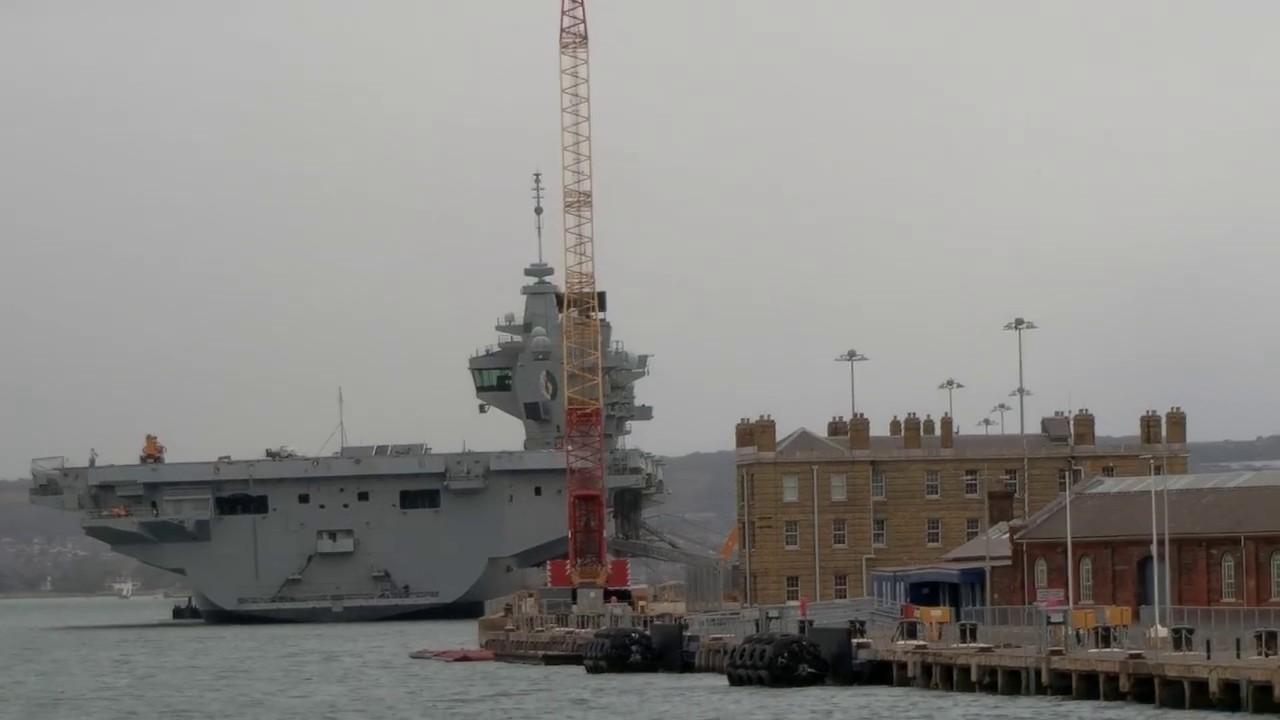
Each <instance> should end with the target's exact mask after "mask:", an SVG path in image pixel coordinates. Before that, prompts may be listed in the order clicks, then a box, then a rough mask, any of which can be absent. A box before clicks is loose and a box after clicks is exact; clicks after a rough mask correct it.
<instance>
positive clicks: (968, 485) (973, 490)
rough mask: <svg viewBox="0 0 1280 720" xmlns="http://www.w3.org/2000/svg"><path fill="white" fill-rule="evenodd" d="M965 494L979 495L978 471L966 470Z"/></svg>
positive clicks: (968, 495) (966, 495) (969, 495)
mask: <svg viewBox="0 0 1280 720" xmlns="http://www.w3.org/2000/svg"><path fill="white" fill-rule="evenodd" d="M964 496H965V497H978V471H977V470H965V471H964Z"/></svg>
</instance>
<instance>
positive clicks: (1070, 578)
mask: <svg viewBox="0 0 1280 720" xmlns="http://www.w3.org/2000/svg"><path fill="white" fill-rule="evenodd" d="M1076 471H1079V472H1080V474H1081V476H1083V475H1084V468H1082V467H1080V466H1079V465H1076V464H1075V462H1074V461H1072V463H1071V468H1070V469H1069V470H1067V473H1068V474H1067V613H1068V615H1069V616H1070V617H1074V616H1075V609H1076V556H1075V554H1074V553H1073V551H1072V545H1071V540H1072V535H1071V495H1072V494H1073V493H1072V490H1074V489H1075V488H1074V486H1075V484H1076Z"/></svg>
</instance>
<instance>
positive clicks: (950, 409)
mask: <svg viewBox="0 0 1280 720" xmlns="http://www.w3.org/2000/svg"><path fill="white" fill-rule="evenodd" d="M938 389H939V390H946V391H947V414H948V415H950V416H951V420H952V422H954V421H955V419H956V403H955V392H956V391H957V390H963V389H964V385H963V384H962V383H958V382H956V379H955V378H947V379H946V381H945V382H943V383H942V384H941V385H939V386H938Z"/></svg>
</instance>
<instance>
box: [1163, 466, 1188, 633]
mask: <svg viewBox="0 0 1280 720" xmlns="http://www.w3.org/2000/svg"><path fill="white" fill-rule="evenodd" d="M1187 457H1191V455H1190V453H1177V454H1175V455H1165V456H1164V467H1163V469H1162V475H1161V477H1160V480H1161V483H1160V488H1161V494H1162V495H1163V497H1162V498H1161V501H1162V502H1163V503H1164V561H1165V563H1166V564H1168V563H1169V559H1170V558H1172V557H1173V553H1172V552H1170V550H1169V460H1170V459H1172V458H1187ZM1164 597H1165V602H1167V603H1169V607H1170V608H1172V607H1173V571H1172V570H1170V569H1169V568H1165V572H1164ZM1169 612H1170V614H1172V612H1173V611H1172V610H1170V611H1169ZM1166 619H1167V618H1166Z"/></svg>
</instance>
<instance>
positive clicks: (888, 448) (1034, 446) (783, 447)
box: [776, 428, 1146, 459]
mask: <svg viewBox="0 0 1280 720" xmlns="http://www.w3.org/2000/svg"><path fill="white" fill-rule="evenodd" d="M952 439H953V441H954V442H953V447H951V448H943V447H942V436H940V435H923V436H921V438H920V450H917V451H904V449H903V447H902V444H903V441H902V437H901V436H898V437H894V436H891V435H873V436H871V449H870V450H869V451H867V450H862V451H856V452H857V453H862V454H867V455H871V456H888V455H892V454H902V453H904V452H914V453H918V454H920V455H923V456H952V457H964V456H973V457H984V456H1018V457H1021V456H1022V454H1023V452H1026V453H1029V454H1032V455H1041V454H1045V453H1046V452H1061V453H1063V454H1066V453H1069V452H1071V450H1072V447H1071V446H1070V445H1068V444H1067V443H1065V442H1053V441H1051V440H1050V439H1049V438H1048V437H1047V436H1045V435H1040V434H1031V433H1028V434H1026V435H1018V434H1009V435H985V434H983V435H955V436H954V437H953V438H952ZM1024 443H1025V445H1024ZM1123 447H1126V446H1125V445H1118V444H1100V445H1098V446H1097V449H1099V450H1101V449H1104V448H1107V449H1118V448H1123ZM1128 447H1132V448H1134V449H1137V448H1138V447H1139V446H1136V445H1133V446H1128ZM1142 447H1146V446H1142ZM1075 450H1076V451H1081V450H1083V448H1081V447H1078V446H1077V447H1076V448H1075ZM854 454H855V453H854V452H851V451H850V450H849V436H847V435H841V436H840V437H825V436H824V435H823V434H821V433H816V432H813V431H812V430H809V429H808V428H800V429H798V430H795V431H793V432H791V433H790V434H788V435H787V436H786V437H783V438H780V439H779V440H778V450H777V454H776V457H777V458H778V459H822V458H843V457H850V456H851V455H854Z"/></svg>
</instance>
